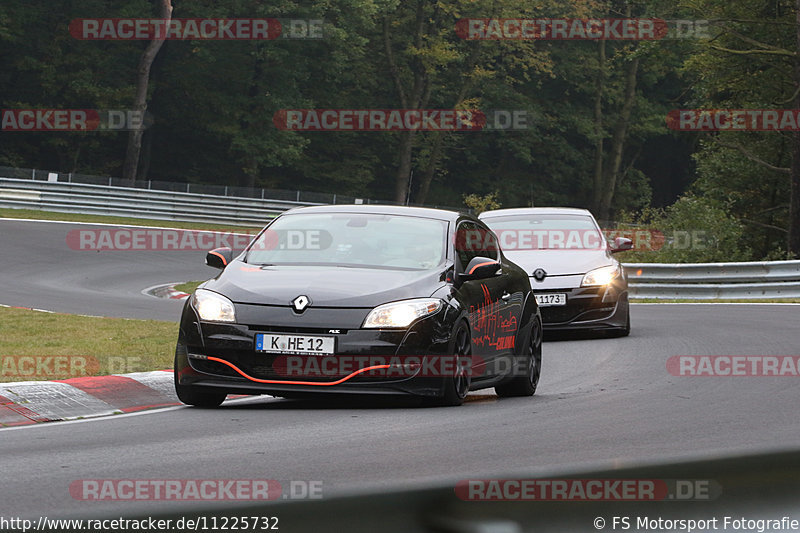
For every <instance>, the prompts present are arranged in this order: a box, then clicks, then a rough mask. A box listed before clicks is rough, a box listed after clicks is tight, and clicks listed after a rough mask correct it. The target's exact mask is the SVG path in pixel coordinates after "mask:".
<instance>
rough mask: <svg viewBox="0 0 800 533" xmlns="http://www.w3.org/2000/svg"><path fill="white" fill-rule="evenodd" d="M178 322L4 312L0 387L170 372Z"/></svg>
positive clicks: (1, 316)
mask: <svg viewBox="0 0 800 533" xmlns="http://www.w3.org/2000/svg"><path fill="white" fill-rule="evenodd" d="M177 336H178V324H177V323H176V322H163V321H158V320H130V319H125V318H93V317H84V316H77V315H66V314H55V313H43V312H40V311H30V310H27V309H13V308H0V383H8V382H14V381H43V380H51V379H66V378H71V377H82V376H101V375H107V374H124V373H128V372H145V371H150V370H164V369H167V368H172V362H173V358H174V355H175V341H176V339H177Z"/></svg>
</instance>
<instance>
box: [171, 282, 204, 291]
mask: <svg viewBox="0 0 800 533" xmlns="http://www.w3.org/2000/svg"><path fill="white" fill-rule="evenodd" d="M201 283H203V282H202V281H187V282H186V283H181V284H180V285H175V290H176V291H181V292H185V293H187V294H192V293H193V292H194V290H195V289H196V288H197V286H198V285H200V284H201Z"/></svg>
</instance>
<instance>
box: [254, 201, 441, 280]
mask: <svg viewBox="0 0 800 533" xmlns="http://www.w3.org/2000/svg"><path fill="white" fill-rule="evenodd" d="M446 242H447V222H446V221H443V220H436V219H431V218H421V217H412V216H405V215H382V214H371V213H313V214H301V213H300V214H295V215H284V216H281V217H280V218H278V219H277V220H276V221H275V222H273V223H272V224H271V225H270V226H269V228H268V229H267V230H266V231H264V232H263V233H262V234H261V235H260V236H259V237H258V238H257V239H256V240H255V241H254V242H253V244H252V245H251V247H250V248H249V249H248V252H247V256H246V262H248V263H251V264H260V265H288V264H291V265H311V266H315V265H319V266H338V267H360V268H389V269H398V270H427V269H431V268H434V267H436V266H438V265H440V264H442V263H443V262H444V259H445V250H446V246H445V243H446Z"/></svg>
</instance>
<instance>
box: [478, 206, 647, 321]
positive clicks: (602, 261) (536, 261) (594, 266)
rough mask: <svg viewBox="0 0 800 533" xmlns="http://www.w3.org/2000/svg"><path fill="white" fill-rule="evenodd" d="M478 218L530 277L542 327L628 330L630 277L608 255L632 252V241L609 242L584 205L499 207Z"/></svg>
mask: <svg viewBox="0 0 800 533" xmlns="http://www.w3.org/2000/svg"><path fill="white" fill-rule="evenodd" d="M480 219H481V220H482V221H483V222H485V223H486V224H487V225H488V226H489V227H490V228H491V229H492V230H494V232H495V234H496V235H497V237H498V239H499V241H500V247H501V248H502V249H503V252H504V253H505V254H506V255H507V256H508V257H509V258H510V259H511V260H512V261H514V262H516V263H517V264H518V265H520V266H521V267H522V268H524V269H525V271H526V272H527V273H528V276H530V279H531V287H532V288H533V292H534V293H535V294H536V300H537V302H538V303H539V307H541V308H542V320H543V322H544V328H545V330H548V331H555V330H597V331H602V332H604V333H606V334H610V335H612V336H626V335H628V334H629V333H630V331H631V317H630V305H629V303H628V279H627V275H626V273H625V269H624V267H623V266H622V265H621V264H620V262H619V261H617V260H616V259H615V258H614V257H613V256H612V254H614V253H617V252H622V251H625V250H630V249H631V247H632V241H631V240H630V239H626V238H622V237H618V238H617V239H615V240H614V242H613V243H608V242H607V241H606V239H605V236H604V234H603V232H602V230H601V229H600V226H599V225H598V224H597V221H596V220H595V219H594V217H593V216H592V214H591V213H590V212H589V211H587V210H586V209H575V208H564V207H529V208H519V209H498V210H495V211H486V212H484V213H481V215H480Z"/></svg>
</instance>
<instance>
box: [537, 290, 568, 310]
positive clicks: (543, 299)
mask: <svg viewBox="0 0 800 533" xmlns="http://www.w3.org/2000/svg"><path fill="white" fill-rule="evenodd" d="M536 303H537V304H539V307H551V306H554V305H567V295H566V294H565V293H563V292H560V293H553V294H537V295H536Z"/></svg>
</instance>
